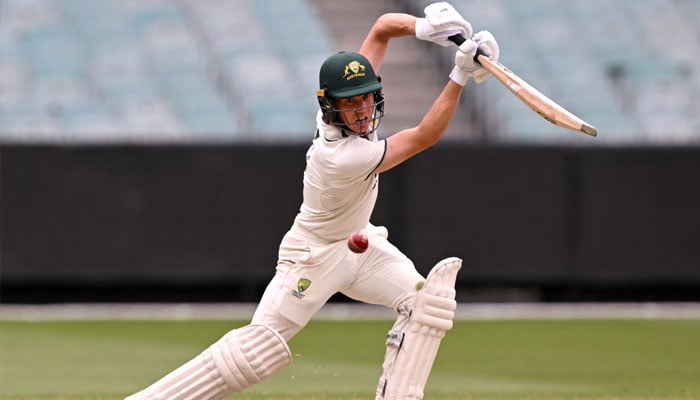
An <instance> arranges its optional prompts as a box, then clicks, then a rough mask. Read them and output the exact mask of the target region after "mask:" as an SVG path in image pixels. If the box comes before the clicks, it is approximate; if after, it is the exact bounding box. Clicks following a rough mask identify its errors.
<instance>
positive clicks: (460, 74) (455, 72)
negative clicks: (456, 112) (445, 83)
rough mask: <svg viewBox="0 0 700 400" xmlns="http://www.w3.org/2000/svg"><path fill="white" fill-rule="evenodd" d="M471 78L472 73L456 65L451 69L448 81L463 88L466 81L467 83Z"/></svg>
mask: <svg viewBox="0 0 700 400" xmlns="http://www.w3.org/2000/svg"><path fill="white" fill-rule="evenodd" d="M471 76H472V73H471V72H469V71H467V70H465V69H464V68H461V67H459V66H457V65H455V66H454V68H452V72H450V79H451V80H452V81H453V82H454V83H456V84H458V85H459V86H462V87H464V86H465V85H466V84H467V81H469V78H470V77H471Z"/></svg>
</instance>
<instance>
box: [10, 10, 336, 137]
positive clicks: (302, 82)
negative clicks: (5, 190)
mask: <svg viewBox="0 0 700 400" xmlns="http://www.w3.org/2000/svg"><path fill="white" fill-rule="evenodd" d="M321 29H322V24H320V23H319V22H318V21H317V20H316V17H315V15H314V12H313V10H312V9H310V8H309V7H308V5H307V4H306V2H305V1H304V0H289V1H285V2H271V1H262V2H255V1H251V0H240V1H235V2H226V1H217V0H202V1H196V2H189V1H182V2H179V1H168V0H0V76H2V78H0V88H2V90H0V139H2V140H3V141H19V142H36V141H40V142H41V141H49V142H64V141H67V142H70V143H74V142H162V141H175V142H185V143H188V142H202V141H209V140H225V141H245V140H256V141H257V140H266V139H270V138H274V139H275V140H278V139H279V138H277V137H275V135H278V136H282V135H287V139H289V140H295V139H296V140H299V139H301V138H303V139H305V140H308V138H309V137H311V136H312V135H313V123H314V122H313V121H314V119H313V118H314V115H315V112H316V108H317V105H316V104H315V99H314V98H313V97H312V96H308V97H307V99H308V100H307V99H304V100H299V99H298V98H297V97H298V96H299V93H314V92H315V89H316V86H317V85H318V84H317V82H316V78H315V76H316V72H315V71H312V70H315V69H316V68H317V66H318V65H320V62H321V61H322V60H323V59H324V58H325V57H326V56H327V55H328V54H329V53H330V51H331V50H330V49H331V45H330V44H329V43H328V42H327V41H326V40H325V37H326V35H324V34H323V33H322V31H321ZM292 35H293V36H294V37H300V38H303V39H304V40H305V41H306V42H305V43H303V44H302V45H299V43H298V40H297V41H296V42H295V43H292V42H290V41H289V40H285V38H288V37H290V36H292ZM310 72H313V73H312V74H309V73H310ZM310 77H314V78H313V79H311V78H310ZM281 138H282V139H284V137H281Z"/></svg>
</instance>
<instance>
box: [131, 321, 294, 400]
mask: <svg viewBox="0 0 700 400" xmlns="http://www.w3.org/2000/svg"><path fill="white" fill-rule="evenodd" d="M291 361H292V354H291V352H290V350H289V347H288V346H287V343H286V342H285V341H284V339H283V338H282V336H280V335H279V333H277V332H276V331H275V330H273V329H272V328H269V327H267V326H265V325H248V326H245V327H243V328H239V329H234V330H232V331H230V332H228V333H227V334H226V335H224V336H223V337H222V338H221V339H219V341H217V342H216V343H214V344H213V345H211V346H210V347H209V348H208V349H206V350H204V351H203V352H202V353H201V354H200V355H198V356H197V357H195V358H194V359H192V360H190V361H189V362H187V363H186V364H184V365H182V366H181V367H179V368H178V369H176V370H174V371H173V372H171V373H170V374H168V375H166V376H165V377H163V378H161V379H160V380H159V381H157V382H156V383H154V384H153V385H151V386H149V387H148V388H146V389H144V390H143V391H141V392H138V393H136V394H134V395H131V396H129V397H127V398H126V399H125V400H195V399H196V400H221V399H223V398H225V397H226V396H227V395H229V394H231V393H236V392H240V391H242V390H244V389H246V388H248V387H250V386H252V385H254V384H256V383H260V382H262V381H263V380H264V379H266V378H268V377H270V376H271V375H273V374H274V373H275V372H277V371H279V370H280V369H282V368H284V367H286V366H287V365H289V363H290V362H291Z"/></svg>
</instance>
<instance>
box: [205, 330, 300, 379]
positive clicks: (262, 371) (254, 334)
mask: <svg viewBox="0 0 700 400" xmlns="http://www.w3.org/2000/svg"><path fill="white" fill-rule="evenodd" d="M210 351H211V357H212V360H213V362H214V365H215V366H216V369H217V370H218V371H219V373H220V374H221V378H222V379H223V380H224V381H225V382H226V384H227V385H228V386H229V387H230V388H231V390H232V392H240V391H242V390H244V389H246V388H248V387H250V386H252V385H254V384H257V383H260V382H262V381H263V380H264V379H266V378H268V377H270V376H271V375H273V374H274V373H275V372H277V371H279V370H280V369H282V368H284V367H286V366H287V365H289V363H290V362H291V361H292V354H291V351H290V350H289V347H288V346H287V343H286V342H285V340H284V339H283V338H282V336H280V334H279V333H277V332H276V331H275V330H273V329H272V328H269V327H267V326H265V325H248V326H246V327H243V328H240V329H235V330H233V331H231V332H229V333H227V334H226V335H224V337H222V338H221V339H220V340H219V341H218V342H216V343H214V344H213V345H212V346H211V347H210Z"/></svg>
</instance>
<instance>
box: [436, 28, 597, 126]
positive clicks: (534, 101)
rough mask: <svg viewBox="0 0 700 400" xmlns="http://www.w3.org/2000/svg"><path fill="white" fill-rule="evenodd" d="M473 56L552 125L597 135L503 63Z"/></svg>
mask: <svg viewBox="0 0 700 400" xmlns="http://www.w3.org/2000/svg"><path fill="white" fill-rule="evenodd" d="M449 39H450V40H451V41H452V42H453V43H455V44H456V45H457V46H459V45H461V44H462V43H464V41H465V40H466V39H465V38H464V36H462V35H453V36H450V37H449ZM474 58H475V61H476V62H478V63H479V64H481V65H482V66H483V67H484V68H486V69H488V70H489V71H490V72H491V73H492V74H493V76H495V77H496V79H498V80H499V81H500V82H501V83H502V84H503V85H504V86H505V87H507V88H508V89H509V90H510V91H511V92H513V94H515V95H516V96H517V97H518V98H519V99H520V100H521V101H522V102H523V103H525V104H526V105H527V106H528V107H530V108H531V109H532V110H533V111H535V112H536V113H537V114H539V115H540V116H541V117H542V118H544V119H546V120H547V121H549V122H551V123H553V124H554V125H558V126H561V127H564V128H567V129H571V130H574V131H578V132H583V133H585V134H587V135H590V136H593V137H595V136H597V135H598V130H597V129H596V128H595V127H594V126H593V125H591V124H589V123H587V122H586V121H584V120H582V119H581V118H579V117H577V116H576V115H574V114H573V113H571V112H570V111H568V110H567V109H565V108H564V107H562V106H560V105H559V104H557V103H556V102H555V101H554V100H552V99H550V98H549V97H547V96H545V95H544V94H542V93H541V92H540V91H539V90H537V89H535V88H534V87H532V86H531V85H530V84H529V83H527V82H525V80H524V79H522V78H521V77H519V76H518V75H517V74H516V73H515V72H513V71H511V70H510V69H508V67H506V66H505V65H503V64H501V63H499V62H497V61H493V60H492V59H490V58H488V57H487V56H485V55H484V54H479V53H477V55H476V56H475V57H474Z"/></svg>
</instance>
